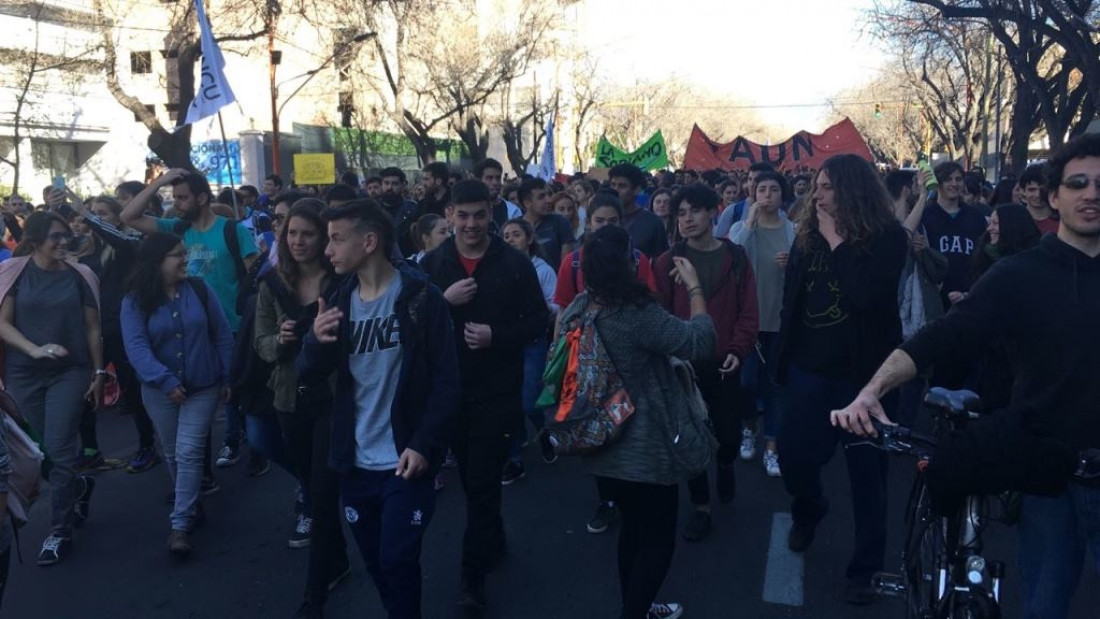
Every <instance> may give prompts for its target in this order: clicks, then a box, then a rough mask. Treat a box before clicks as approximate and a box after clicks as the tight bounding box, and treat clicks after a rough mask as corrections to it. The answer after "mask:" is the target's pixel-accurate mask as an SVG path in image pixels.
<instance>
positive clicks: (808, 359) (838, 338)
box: [791, 251, 855, 378]
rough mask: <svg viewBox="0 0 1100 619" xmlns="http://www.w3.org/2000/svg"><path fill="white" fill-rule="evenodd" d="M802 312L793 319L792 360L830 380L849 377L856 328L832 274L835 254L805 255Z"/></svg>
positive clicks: (852, 370)
mask: <svg viewBox="0 0 1100 619" xmlns="http://www.w3.org/2000/svg"><path fill="white" fill-rule="evenodd" d="M804 259H805V260H806V261H807V262H808V265H809V266H808V268H807V270H806V276H805V278H804V281H803V289H802V291H801V294H802V297H803V298H802V312H801V315H800V316H797V317H793V320H792V327H793V328H794V338H792V351H791V361H792V362H793V363H794V364H795V365H797V366H798V367H799V368H800V369H803V370H806V371H808V372H813V373H815V374H821V375H824V376H828V377H831V378H850V377H851V376H852V374H853V372H854V368H855V364H854V363H853V360H852V353H851V351H852V347H851V339H852V337H854V328H853V327H854V325H853V323H852V316H851V313H850V312H849V311H848V309H847V307H846V306H845V299H844V293H843V291H842V290H841V289H840V282H839V280H838V278H837V276H836V273H835V272H834V271H833V264H832V262H833V261H832V253H831V252H828V251H817V252H813V253H811V254H808V255H806V257H805V258H804Z"/></svg>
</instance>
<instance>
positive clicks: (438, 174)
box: [417, 161, 451, 219]
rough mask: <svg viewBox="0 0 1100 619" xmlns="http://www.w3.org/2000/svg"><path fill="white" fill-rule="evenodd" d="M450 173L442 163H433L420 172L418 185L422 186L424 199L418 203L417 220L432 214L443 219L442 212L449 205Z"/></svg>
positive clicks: (443, 214)
mask: <svg viewBox="0 0 1100 619" xmlns="http://www.w3.org/2000/svg"><path fill="white" fill-rule="evenodd" d="M450 178H451V171H450V170H449V169H447V164H445V163H443V162H442V161H433V162H432V163H429V164H428V165H426V166H424V169H423V170H421V177H420V184H421V185H423V186H424V199H423V200H421V201H420V210H419V211H417V219H419V218H421V217H423V216H424V215H427V214H428V213H434V214H436V215H439V216H440V217H445V216H446V215H445V213H444V211H445V210H446V209H447V205H448V204H450V203H451V187H450V185H449V184H448V181H449V180H450Z"/></svg>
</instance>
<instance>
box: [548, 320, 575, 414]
mask: <svg viewBox="0 0 1100 619" xmlns="http://www.w3.org/2000/svg"><path fill="white" fill-rule="evenodd" d="M580 340H581V330H580V327H578V328H576V329H573V330H572V331H570V332H569V333H567V334H566V336H565V341H566V343H567V344H568V346H569V362H568V363H567V364H566V365H565V374H563V375H562V377H561V396H560V397H559V398H558V412H557V413H555V414H554V420H555V421H565V419H566V417H568V416H569V412H570V411H571V410H573V403H574V402H576V400H577V384H578V383H577V368H578V366H579V365H580V350H581V344H580Z"/></svg>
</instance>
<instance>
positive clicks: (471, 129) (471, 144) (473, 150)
mask: <svg viewBox="0 0 1100 619" xmlns="http://www.w3.org/2000/svg"><path fill="white" fill-rule="evenodd" d="M451 128H452V129H453V130H454V132H455V133H457V134H458V137H459V139H461V140H462V143H463V144H465V145H466V150H468V151H469V152H470V158H471V159H473V160H474V161H481V160H482V159H485V158H486V157H488V156H489V135H488V132H487V131H485V130H484V129H482V126H481V123H479V122H478V120H477V118H476V117H475V116H474V115H472V114H471V115H469V116H467V117H466V122H465V124H464V125H463V124H459V123H457V122H456V123H454V124H453V125H452V127H451Z"/></svg>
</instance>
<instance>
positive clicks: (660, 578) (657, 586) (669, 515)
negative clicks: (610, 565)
mask: <svg viewBox="0 0 1100 619" xmlns="http://www.w3.org/2000/svg"><path fill="white" fill-rule="evenodd" d="M596 479H597V480H599V483H600V485H601V487H603V488H605V489H606V490H607V492H608V494H609V495H610V496H608V497H607V498H608V499H609V500H612V501H615V504H616V505H617V506H618V507H619V512H620V513H621V514H622V528H621V529H620V530H619V591H620V594H621V595H622V602H623V612H622V615H621V617H622V619H645V618H646V616H647V615H648V613H649V607H650V606H651V605H652V604H653V601H654V600H655V599H656V598H657V592H658V591H660V590H661V585H662V584H663V583H664V581H665V576H667V575H668V570H669V567H670V566H671V565H672V555H673V553H674V552H675V550H676V512H677V510H678V509H679V503H680V493H679V487H678V486H677V485H675V484H673V485H671V486H661V485H657V484H644V483H639V482H634V481H625V480H622V479H612V478H610V477H597V478H596Z"/></svg>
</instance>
